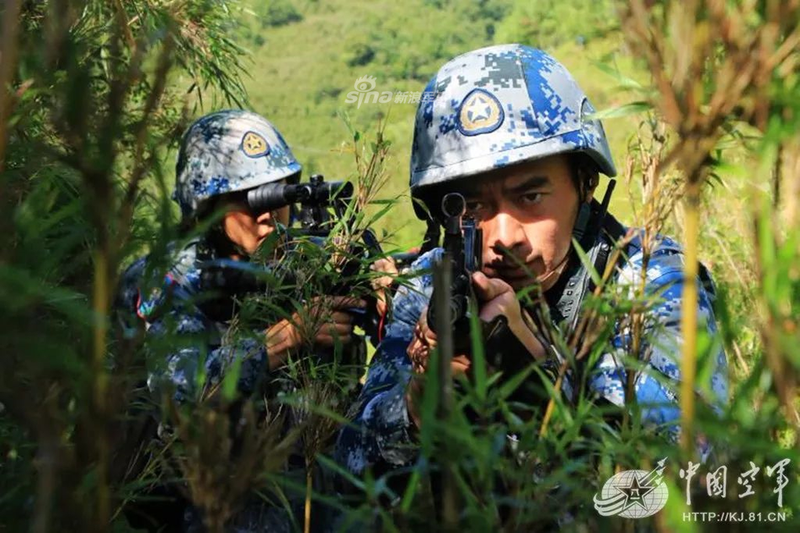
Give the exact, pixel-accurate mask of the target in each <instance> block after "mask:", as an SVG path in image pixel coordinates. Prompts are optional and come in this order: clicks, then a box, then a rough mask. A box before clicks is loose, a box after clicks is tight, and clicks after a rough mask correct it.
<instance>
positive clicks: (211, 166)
mask: <svg viewBox="0 0 800 533" xmlns="http://www.w3.org/2000/svg"><path fill="white" fill-rule="evenodd" d="M301 170H302V168H301V166H300V163H298V162H297V160H296V159H295V158H294V155H292V151H291V150H290V149H289V146H288V145H287V144H286V141H284V139H283V136H282V135H281V134H280V132H279V131H278V130H277V129H276V128H275V126H273V125H272V123H270V122H269V121H268V120H267V119H265V118H264V117H262V116H261V115H258V114H256V113H253V112H251V111H243V110H226V111H217V112H215V113H211V114H209V115H206V116H204V117H201V118H200V119H198V120H197V121H195V122H194V123H193V124H192V125H191V126H189V129H188V130H186V133H185V134H184V135H183V139H182V141H181V147H180V150H179V152H178V161H177V165H176V168H175V174H176V179H175V195H174V199H175V201H177V202H178V205H180V208H181V214H182V215H183V217H184V219H187V218H189V217H192V216H194V215H196V214H197V211H198V209H199V208H200V207H201V206H202V205H203V203H204V202H206V201H207V200H208V199H209V198H212V197H214V196H218V195H221V194H227V193H231V192H236V191H243V190H247V189H251V188H253V187H258V186H259V185H263V184H265V183H270V182H273V181H278V180H282V179H287V180H289V181H296V180H298V179H299V178H300V171H301Z"/></svg>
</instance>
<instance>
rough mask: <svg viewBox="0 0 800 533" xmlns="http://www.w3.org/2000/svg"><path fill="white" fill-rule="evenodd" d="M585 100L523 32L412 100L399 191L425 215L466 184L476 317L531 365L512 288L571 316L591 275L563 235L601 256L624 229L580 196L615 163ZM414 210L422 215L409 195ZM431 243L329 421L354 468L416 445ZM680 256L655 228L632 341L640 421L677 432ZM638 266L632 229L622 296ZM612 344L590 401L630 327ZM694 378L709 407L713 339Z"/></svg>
mask: <svg viewBox="0 0 800 533" xmlns="http://www.w3.org/2000/svg"><path fill="white" fill-rule="evenodd" d="M593 112H594V108H593V107H592V105H591V104H590V103H589V100H588V99H587V97H586V95H585V94H584V93H583V91H582V90H581V88H580V87H579V86H578V84H577V83H576V81H575V80H574V79H573V78H572V76H571V75H570V73H569V72H568V71H567V70H566V69H565V68H564V66H562V65H561V64H560V63H559V62H558V61H556V60H555V59H554V58H553V57H551V56H550V55H548V54H546V53H545V52H542V51H541V50H536V49H533V48H529V47H527V46H521V45H502V46H492V47H488V48H484V49H480V50H476V51H473V52H469V53H467V54H464V55H461V56H459V57H456V58H455V59H453V60H451V61H450V62H448V63H447V64H445V65H444V66H443V67H442V68H441V69H440V70H439V71H438V73H437V74H436V75H435V76H434V77H433V78H432V79H431V80H430V82H429V83H428V85H427V86H426V88H425V92H424V93H423V96H422V99H421V103H420V105H419V107H418V109H417V114H416V122H415V129H414V139H413V145H412V156H411V183H410V186H411V192H412V195H413V196H414V197H415V198H417V199H418V200H421V201H422V202H424V203H425V204H426V205H427V207H428V209H429V211H430V212H431V213H436V212H437V211H436V210H437V209H438V206H439V205H440V202H441V198H442V196H443V194H445V193H448V192H454V191H455V192H459V193H461V194H462V195H463V196H464V197H465V199H466V203H467V214H468V215H471V216H472V217H473V218H474V219H475V220H476V221H477V223H478V225H479V227H480V228H481V229H482V231H483V268H482V272H476V273H475V274H474V275H473V279H472V282H473V288H474V291H475V294H476V297H477V299H478V301H479V305H480V318H481V319H482V320H483V321H485V322H488V321H490V320H492V319H493V318H495V317H497V316H498V315H504V316H505V317H506V318H507V320H508V328H509V329H510V332H511V333H512V334H513V335H514V337H516V340H515V342H516V343H517V344H518V345H521V346H523V347H524V348H522V350H523V351H524V352H525V353H524V357H528V358H529V359H528V360H529V361H532V362H534V361H535V362H536V363H538V364H540V365H542V367H544V368H551V369H552V368H553V367H554V366H555V367H557V366H558V364H559V361H558V357H559V354H557V353H554V350H553V349H552V348H551V347H547V343H546V342H545V341H544V339H543V338H542V336H541V334H540V333H541V329H537V326H536V325H535V321H533V322H532V321H531V320H530V319H529V318H528V317H527V316H526V313H525V312H523V310H522V308H521V305H520V303H519V301H518V299H517V298H516V295H515V292H516V291H520V290H521V289H525V288H530V287H531V286H538V287H540V288H541V291H542V292H543V295H544V298H545V299H546V303H547V304H548V307H549V310H550V315H551V318H552V320H553V322H554V325H558V326H560V327H562V328H565V329H567V328H570V327H574V325H575V324H576V322H577V316H578V314H577V310H578V309H579V307H580V301H581V299H582V296H583V295H585V294H586V293H587V292H588V288H590V287H591V280H590V279H589V276H588V274H587V273H586V269H585V268H583V267H582V265H581V262H580V261H579V260H578V259H577V257H576V255H577V254H576V253H575V252H574V250H573V248H572V245H571V242H572V238H573V237H575V238H576V240H577V241H578V242H580V243H581V245H582V247H583V248H584V250H587V253H588V256H589V258H590V260H592V261H593V262H594V264H595V265H596V266H598V261H600V259H601V258H604V259H603V261H607V260H608V253H609V250H610V249H611V248H612V247H613V244H614V242H615V241H616V239H617V238H618V237H621V236H623V235H624V234H625V233H626V231H627V230H626V228H624V227H622V226H621V224H619V223H618V222H617V221H616V220H615V219H614V217H613V216H611V215H610V214H608V215H606V214H605V210H604V208H603V205H602V204H600V203H599V202H597V201H596V200H593V199H592V195H593V192H594V189H595V187H596V185H597V183H598V180H599V174H600V173H602V174H605V175H606V176H608V177H609V178H612V177H613V176H615V174H616V170H615V167H614V162H613V160H612V157H611V153H610V150H609V146H608V143H607V140H606V136H605V132H604V130H603V126H602V124H601V123H600V122H599V121H597V120H594V119H592V117H591V114H592V113H593ZM606 205H607V204H606ZM417 213H418V216H420V217H421V218H425V217H426V216H427V215H426V214H425V213H424V210H422V209H417ZM430 223H434V224H435V223H436V221H435V220H430V219H429V224H430ZM601 230H602V231H601ZM441 255H442V251H441V249H433V250H431V251H429V252H427V253H425V254H424V255H422V256H421V257H420V258H419V259H418V260H417V261H416V263H415V264H414V265H413V267H412V268H413V269H416V270H418V271H420V272H421V273H423V274H422V275H421V276H419V277H417V278H416V279H414V280H413V281H412V282H411V284H410V285H408V286H404V287H402V288H401V289H400V290H399V291H398V293H397V294H396V296H395V301H394V304H395V312H394V316H393V321H392V322H391V323H390V324H389V326H388V328H387V334H386V337H385V338H384V340H383V342H382V344H381V345H380V346H379V348H378V351H377V353H376V355H375V357H374V359H373V360H372V362H371V365H370V368H369V372H368V376H367V381H366V384H365V386H364V389H363V391H362V394H361V398H360V408H359V411H358V415H357V416H356V418H355V420H354V423H353V425H352V426H349V427H347V428H344V429H343V430H342V432H341V434H340V437H339V441H338V443H337V458H338V460H339V461H340V462H341V463H343V464H344V465H346V467H347V468H348V470H350V471H351V472H352V473H354V474H357V475H360V474H363V473H364V471H365V470H366V469H368V468H371V469H373V470H374V471H376V472H383V471H386V470H387V469H395V468H399V467H404V466H410V465H412V464H413V462H414V460H415V458H416V457H417V455H418V448H417V447H416V446H415V442H414V438H413V435H414V434H415V429H416V427H417V426H419V424H420V417H419V415H418V407H417V406H418V403H419V398H420V393H421V390H422V388H423V386H424V385H423V383H424V382H423V379H421V377H422V374H423V372H424V371H425V368H426V366H427V361H428V356H429V355H430V351H431V349H432V348H433V347H434V346H435V345H436V335H435V334H434V333H433V332H431V331H430V328H429V327H428V326H427V323H426V314H427V313H426V309H427V307H428V304H429V301H430V297H431V293H432V284H433V282H432V276H431V274H430V269H431V267H432V265H433V263H434V261H436V260H437V259H438V258H439V257H441ZM683 261H684V259H683V255H682V252H681V248H680V246H679V245H678V244H677V243H676V242H675V241H673V240H671V239H669V238H666V237H660V238H659V240H658V243H657V246H655V248H654V250H653V251H652V254H651V257H650V258H649V261H648V262H647V266H646V271H645V276H646V285H645V292H646V293H647V294H649V295H657V294H660V298H659V299H658V302H659V303H658V304H657V305H655V307H654V308H652V309H651V310H650V312H649V315H648V317H647V318H648V322H647V331H646V335H645V338H646V340H647V342H646V343H645V344H644V345H643V346H642V347H641V352H640V353H639V354H636V355H638V356H639V357H640V358H641V359H643V360H645V361H647V364H646V368H645V369H644V370H643V371H641V372H637V375H636V378H635V394H636V399H637V402H638V404H639V405H640V406H641V407H642V417H643V420H644V422H645V424H649V425H652V426H653V427H657V428H658V430H660V431H665V432H667V433H668V434H669V436H670V437H671V438H676V437H677V435H678V434H679V431H680V429H679V426H678V424H677V421H678V419H679V409H678V407H677V402H676V391H677V385H678V382H679V381H680V370H679V367H680V364H679V357H680V346H681V333H680V309H681V294H682V290H683V283H684V282H685V281H684V279H683V272H682V270H683ZM600 262H602V261H600ZM642 264H643V253H642V243H641V241H640V239H639V238H638V236H635V237H634V238H633V239H632V241H631V242H630V244H628V245H627V248H626V249H625V250H624V254H623V260H622V261H621V262H620V263H619V264H618V265H617V268H616V282H617V283H618V284H619V286H620V287H621V288H622V289H623V290H625V288H628V289H629V290H630V291H631V294H633V291H634V288H635V287H636V286H637V283H639V280H641V270H642ZM600 272H602V269H600ZM705 277H706V278H707V276H705ZM700 281H701V280H692V281H691V282H692V283H694V282H698V285H699V303H698V317H699V318H698V319H699V321H700V324H701V325H702V327H705V328H706V329H707V330H708V332H709V333H711V334H712V336H713V334H714V333H715V332H716V326H715V320H714V315H713V312H712V300H713V297H714V294H713V285H712V284H711V283H710V278H707V279H706V280H705V281H707V283H702V284H701V283H699V282H700ZM613 347H614V350H613V351H609V352H608V353H606V354H604V355H602V357H601V358H600V359H599V360H598V361H597V363H596V365H594V368H591V369H588V371H589V379H588V381H587V383H588V387H589V388H590V390H591V392H592V393H593V394H594V396H595V397H596V398H597V399H598V400H599V401H608V402H611V403H612V404H614V405H617V406H623V405H624V404H625V383H626V375H625V369H624V367H623V365H622V361H621V355H622V354H624V353H626V351H627V353H630V331H628V330H627V329H626V328H624V327H619V325H618V327H617V330H616V334H615V336H614V338H613ZM469 367H470V360H469V358H468V357H466V356H463V355H460V354H458V353H456V354H455V356H454V359H453V362H452V365H451V368H452V372H453V374H454V375H458V374H464V373H465V372H468V370H469ZM575 385H576V381H575V376H574V375H573V374H572V373H569V374H567V376H566V379H565V382H564V386H563V390H564V393H565V395H566V397H567V398H570V397H571V396H572V394H573V393H574V392H575V388H576V387H575ZM700 385H705V384H698V389H702V390H699V391H698V392H700V393H701V394H703V392H702V391H703V390H710V391H712V397H706V400H707V401H709V402H710V403H711V404H712V405H717V406H719V405H720V404H721V403H722V402H725V401H726V399H727V394H728V392H727V362H726V357H725V353H724V352H723V351H722V349H721V348H718V351H717V352H716V355H715V357H714V368H713V372H712V377H711V383H710V387H708V388H707V387H705V386H702V387H701V386H700ZM701 447H702V445H701ZM701 451H705V448H704V447H703V449H701Z"/></svg>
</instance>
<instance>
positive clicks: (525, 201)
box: [520, 192, 544, 206]
mask: <svg viewBox="0 0 800 533" xmlns="http://www.w3.org/2000/svg"><path fill="white" fill-rule="evenodd" d="M543 197H544V195H543V194H542V193H540V192H527V193H525V194H523V195H522V196H521V197H520V201H521V202H522V205H526V206H527V205H536V204H538V203H539V202H541V201H542V198H543Z"/></svg>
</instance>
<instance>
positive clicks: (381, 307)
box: [370, 257, 398, 316]
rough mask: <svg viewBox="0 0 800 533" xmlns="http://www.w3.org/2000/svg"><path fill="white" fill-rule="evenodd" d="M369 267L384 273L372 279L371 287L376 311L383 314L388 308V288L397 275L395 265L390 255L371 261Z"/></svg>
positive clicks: (389, 288) (389, 294)
mask: <svg viewBox="0 0 800 533" xmlns="http://www.w3.org/2000/svg"><path fill="white" fill-rule="evenodd" d="M370 269H371V270H373V271H374V272H380V273H381V274H384V275H383V276H378V277H375V278H373V279H372V289H373V290H374V291H375V300H376V307H377V309H376V311H378V315H380V316H383V315H385V314H386V312H387V311H388V310H389V297H390V296H391V293H390V290H391V286H392V283H393V282H394V278H395V277H397V274H398V271H397V265H396V264H395V261H394V259H392V258H391V257H384V258H381V259H378V260H377V261H375V262H374V263H372V265H371V266H370Z"/></svg>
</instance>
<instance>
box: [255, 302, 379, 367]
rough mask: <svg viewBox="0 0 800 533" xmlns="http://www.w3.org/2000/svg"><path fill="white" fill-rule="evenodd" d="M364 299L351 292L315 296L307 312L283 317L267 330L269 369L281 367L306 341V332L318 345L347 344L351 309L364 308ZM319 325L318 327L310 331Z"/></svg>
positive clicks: (349, 333) (349, 336)
mask: <svg viewBox="0 0 800 533" xmlns="http://www.w3.org/2000/svg"><path fill="white" fill-rule="evenodd" d="M365 306H366V303H365V302H364V300H361V299H357V298H351V297H348V296H333V297H323V298H316V299H315V300H314V302H313V303H311V304H310V305H309V307H308V308H307V309H306V310H305V312H304V313H302V314H300V313H294V314H293V315H292V318H291V319H283V320H281V321H280V322H278V323H277V324H275V325H273V326H272V327H270V328H268V329H267V331H266V345H267V355H268V356H269V366H270V369H275V368H278V367H280V366H281V365H283V364H284V363H285V362H286V358H287V357H288V356H289V354H290V353H291V352H292V351H293V350H296V349H298V348H300V347H301V346H302V345H303V344H304V336H303V334H304V333H305V334H306V335H308V337H310V338H313V342H312V344H313V345H314V346H316V347H323V348H329V347H331V346H334V345H335V344H336V342H337V341H338V342H340V343H342V344H348V343H349V342H350V341H351V340H352V334H353V315H352V314H350V313H349V312H347V310H349V309H354V308H358V309H363V308H364V307H365ZM306 324H308V327H313V326H316V329H315V331H313V332H309V331H307V327H306Z"/></svg>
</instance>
